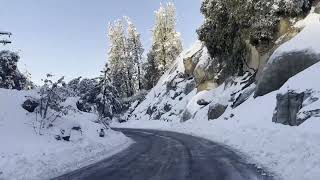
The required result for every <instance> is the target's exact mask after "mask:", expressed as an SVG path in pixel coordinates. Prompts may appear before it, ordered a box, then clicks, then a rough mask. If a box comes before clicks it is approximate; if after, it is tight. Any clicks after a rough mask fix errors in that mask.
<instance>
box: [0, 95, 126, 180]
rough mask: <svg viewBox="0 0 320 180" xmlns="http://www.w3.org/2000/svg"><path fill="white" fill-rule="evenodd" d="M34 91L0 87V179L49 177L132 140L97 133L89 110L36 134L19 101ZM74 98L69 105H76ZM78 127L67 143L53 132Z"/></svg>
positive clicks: (28, 115)
mask: <svg viewBox="0 0 320 180" xmlns="http://www.w3.org/2000/svg"><path fill="white" fill-rule="evenodd" d="M25 96H36V93H35V92H34V91H14V90H5V89H0V142H1V145H0V179H1V180H7V179H35V180H36V179H41V180H42V179H49V178H52V177H55V176H58V175H60V174H63V173H65V172H68V171H72V170H75V169H78V168H80V167H83V166H86V165H89V164H92V163H94V162H97V161H99V160H102V159H104V158H106V157H109V156H111V155H113V154H115V153H117V152H119V151H121V150H123V149H124V148H126V147H128V146H129V145H130V143H131V140H130V139H128V138H127V137H125V136H124V135H123V134H122V133H120V132H115V131H112V130H108V131H107V132H106V137H105V138H100V137H99V136H98V132H97V130H99V129H100V128H101V126H100V125H99V124H96V123H94V122H93V120H95V119H96V118H97V117H96V116H95V115H94V114H88V113H82V114H79V113H70V114H69V115H68V116H67V117H64V118H63V119H60V120H57V121H56V122H54V126H53V127H52V128H50V129H48V130H45V131H43V135H41V136H40V135H37V134H36V133H35V129H34V120H35V118H36V117H35V115H34V114H31V113H27V111H25V110H24V109H23V108H22V107H21V104H22V103H23V102H24V101H25V99H26V98H25ZM75 102H76V99H73V98H71V99H69V100H68V102H66V103H68V104H73V105H75ZM74 126H80V127H81V129H82V133H81V132H79V131H72V132H71V139H70V142H66V141H57V140H55V138H54V135H56V134H57V132H58V131H59V130H60V129H61V128H65V129H70V128H71V127H74Z"/></svg>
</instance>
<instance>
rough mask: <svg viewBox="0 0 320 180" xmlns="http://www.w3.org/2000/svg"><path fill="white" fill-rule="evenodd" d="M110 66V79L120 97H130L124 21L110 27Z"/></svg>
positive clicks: (118, 21)
mask: <svg viewBox="0 0 320 180" xmlns="http://www.w3.org/2000/svg"><path fill="white" fill-rule="evenodd" d="M108 54H109V65H110V67H109V68H110V78H111V81H112V83H113V85H114V86H115V87H116V88H117V90H118V91H119V93H120V95H121V96H122V97H124V96H130V94H131V93H130V83H129V82H128V74H130V73H128V68H129V66H128V63H126V60H127V59H128V53H127V44H126V36H125V28H124V21H123V20H117V21H116V22H115V23H114V24H113V25H112V24H110V25H109V53H108Z"/></svg>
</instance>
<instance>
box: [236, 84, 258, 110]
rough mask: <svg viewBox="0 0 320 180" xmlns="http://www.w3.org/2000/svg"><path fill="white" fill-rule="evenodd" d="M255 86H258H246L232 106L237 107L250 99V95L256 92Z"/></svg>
mask: <svg viewBox="0 0 320 180" xmlns="http://www.w3.org/2000/svg"><path fill="white" fill-rule="evenodd" d="M255 87H256V86H255V85H254V84H252V85H251V86H249V87H248V88H246V89H244V90H243V91H242V92H240V93H239V95H238V96H237V97H236V98H235V100H234V101H233V103H232V105H231V107H232V108H236V107H238V106H239V105H241V104H242V103H244V102H245V101H246V100H248V99H249V97H250V96H251V95H252V94H253V93H254V90H255Z"/></svg>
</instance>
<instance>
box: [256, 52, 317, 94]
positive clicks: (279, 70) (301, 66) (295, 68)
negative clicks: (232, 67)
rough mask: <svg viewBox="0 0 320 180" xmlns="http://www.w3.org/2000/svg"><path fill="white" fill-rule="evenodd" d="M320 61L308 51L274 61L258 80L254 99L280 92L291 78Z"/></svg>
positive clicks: (290, 54)
mask: <svg viewBox="0 0 320 180" xmlns="http://www.w3.org/2000/svg"><path fill="white" fill-rule="evenodd" d="M319 61H320V55H318V54H314V53H310V52H308V51H300V52H290V53H286V54H282V55H281V56H278V57H276V58H275V59H273V61H272V62H271V63H268V64H267V65H266V67H265V68H264V71H263V73H262V76H261V77H260V79H259V80H258V84H257V88H256V91H255V94H254V97H258V96H263V95H265V94H268V93H270V92H272V91H275V90H278V89H279V88H280V87H281V86H282V85H283V84H284V83H285V82H286V81H287V80H288V79H289V78H291V77H292V76H294V75H296V74H298V73H299V72H301V71H303V70H305V69H306V68H308V67H310V66H312V65H313V64H315V63H317V62H319Z"/></svg>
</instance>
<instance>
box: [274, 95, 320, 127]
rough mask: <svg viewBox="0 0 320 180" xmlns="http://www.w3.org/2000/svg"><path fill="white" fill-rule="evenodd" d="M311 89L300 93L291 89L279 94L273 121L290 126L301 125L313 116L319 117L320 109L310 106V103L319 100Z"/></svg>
mask: <svg viewBox="0 0 320 180" xmlns="http://www.w3.org/2000/svg"><path fill="white" fill-rule="evenodd" d="M318 100H319V98H318V97H315V96H314V94H313V92H312V91H311V90H306V91H304V92H301V93H298V92H295V91H293V90H289V91H288V92H287V93H284V94H278V95H277V105H276V108H275V111H274V114H273V118H272V121H273V122H275V123H281V124H284V125H290V126H299V125H300V124H302V123H303V122H305V121H306V120H307V119H309V118H311V117H319V116H320V109H314V107H317V106H313V108H308V106H309V105H311V104H313V103H315V102H317V101H318Z"/></svg>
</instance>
